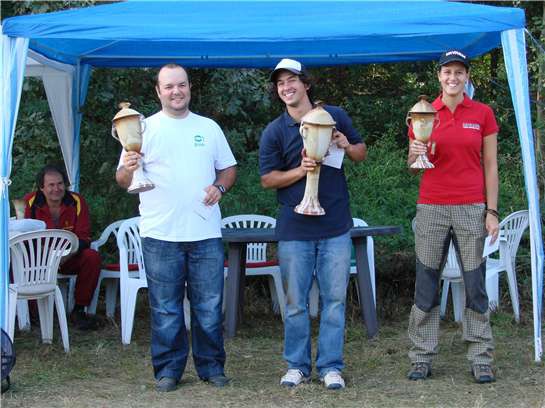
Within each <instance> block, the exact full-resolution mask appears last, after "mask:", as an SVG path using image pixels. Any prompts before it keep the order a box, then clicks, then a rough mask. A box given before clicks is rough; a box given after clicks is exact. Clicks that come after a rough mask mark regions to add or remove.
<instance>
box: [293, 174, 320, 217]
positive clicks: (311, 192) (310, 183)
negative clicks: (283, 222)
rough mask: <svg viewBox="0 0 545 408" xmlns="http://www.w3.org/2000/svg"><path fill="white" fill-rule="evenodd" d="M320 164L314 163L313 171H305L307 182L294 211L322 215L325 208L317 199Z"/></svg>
mask: <svg viewBox="0 0 545 408" xmlns="http://www.w3.org/2000/svg"><path fill="white" fill-rule="evenodd" d="M321 167H322V166H321V164H318V165H316V168H315V169H314V170H313V171H309V172H308V173H307V184H306V186H305V195H304V196H303V199H302V200H301V202H300V203H299V205H298V206H296V207H295V209H294V211H295V212H296V213H297V214H302V215H324V214H325V210H324V209H323V208H322V206H321V205H320V201H318V181H319V179H320V169H321Z"/></svg>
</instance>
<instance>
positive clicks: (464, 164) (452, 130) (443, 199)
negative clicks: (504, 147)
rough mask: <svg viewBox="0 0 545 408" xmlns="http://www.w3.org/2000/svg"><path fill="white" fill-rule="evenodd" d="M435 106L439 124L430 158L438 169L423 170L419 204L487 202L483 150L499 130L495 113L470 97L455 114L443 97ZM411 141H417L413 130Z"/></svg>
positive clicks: (432, 141) (429, 149)
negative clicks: (488, 139)
mask: <svg viewBox="0 0 545 408" xmlns="http://www.w3.org/2000/svg"><path fill="white" fill-rule="evenodd" d="M432 105H433V107H434V108H435V109H436V110H437V114H438V117H439V125H438V126H437V128H436V129H435V130H434V131H433V132H432V134H431V138H430V143H429V147H428V158H429V160H430V161H431V162H432V163H433V165H434V166H435V168H433V169H426V170H424V174H423V175H422V180H421V181H420V192H419V197H418V204H444V205H445V204H448V205H454V204H476V203H484V202H486V191H485V182H484V170H483V165H482V151H483V140H484V138H485V137H487V136H490V135H492V134H495V133H498V130H499V128H498V124H497V123H496V118H495V116H494V112H493V111H492V109H491V108H490V107H489V106H488V105H485V104H484V103H480V102H477V101H474V100H471V99H470V98H468V97H467V95H464V100H463V102H462V103H460V104H459V105H458V106H456V109H455V110H454V112H451V111H450V109H449V108H448V107H447V106H446V105H445V104H444V103H443V101H442V100H441V96H439V97H438V98H437V99H436V100H435V101H433V103H432ZM409 138H410V139H414V133H413V131H412V129H411V128H409ZM433 145H435V146H434V147H432V146H433Z"/></svg>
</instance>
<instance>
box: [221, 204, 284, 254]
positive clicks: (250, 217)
mask: <svg viewBox="0 0 545 408" xmlns="http://www.w3.org/2000/svg"><path fill="white" fill-rule="evenodd" d="M221 224H222V226H223V228H274V227H276V219H274V218H273V217H269V216H267V215H258V214H240V215H232V216H230V217H225V218H223V219H222V220H221ZM266 261H267V244H266V243H256V242H251V243H248V245H247V247H246V262H266Z"/></svg>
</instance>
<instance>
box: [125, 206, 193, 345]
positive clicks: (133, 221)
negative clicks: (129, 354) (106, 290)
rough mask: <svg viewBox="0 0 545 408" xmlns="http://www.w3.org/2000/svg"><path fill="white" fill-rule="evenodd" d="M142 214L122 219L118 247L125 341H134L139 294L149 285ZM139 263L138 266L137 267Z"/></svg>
mask: <svg viewBox="0 0 545 408" xmlns="http://www.w3.org/2000/svg"><path fill="white" fill-rule="evenodd" d="M139 224H140V217H133V218H129V219H127V220H124V221H122V222H121V225H120V226H119V229H118V231H117V236H116V240H117V248H118V250H119V289H120V297H121V302H120V303H121V304H120V307H121V342H122V343H123V344H130V343H131V337H132V329H133V326H134V313H135V308H136V296H137V295H138V291H139V290H140V289H142V288H147V287H148V281H147V279H146V268H145V266H144V257H143V254H142V242H141V240H140V228H139ZM133 265H136V267H137V268H136V270H133V269H134V268H133ZM183 306H184V318H185V326H186V328H187V329H188V330H189V326H190V309H189V301H188V299H187V292H186V296H185V297H184V305H183Z"/></svg>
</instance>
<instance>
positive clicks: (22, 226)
mask: <svg viewBox="0 0 545 408" xmlns="http://www.w3.org/2000/svg"><path fill="white" fill-rule="evenodd" d="M12 202H13V205H14V207H15V209H16V210H17V211H18V212H17V217H18V218H13V219H10V220H9V222H8V236H9V238H12V237H14V236H16V235H19V234H22V233H24V232H30V231H41V230H45V228H46V224H45V222H44V221H42V220H33V219H28V218H24V213H25V202H24V201H23V200H12ZM16 202H17V203H16ZM21 203H22V213H21V208H20V207H21ZM18 207H19V208H18ZM17 321H18V322H19V330H22V331H23V330H24V331H29V330H30V316H29V313H28V302H27V301H26V300H22V299H21V300H18V301H17Z"/></svg>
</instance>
